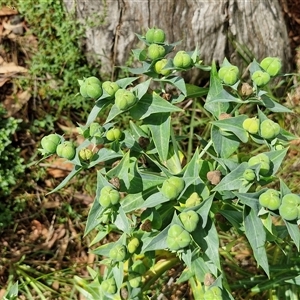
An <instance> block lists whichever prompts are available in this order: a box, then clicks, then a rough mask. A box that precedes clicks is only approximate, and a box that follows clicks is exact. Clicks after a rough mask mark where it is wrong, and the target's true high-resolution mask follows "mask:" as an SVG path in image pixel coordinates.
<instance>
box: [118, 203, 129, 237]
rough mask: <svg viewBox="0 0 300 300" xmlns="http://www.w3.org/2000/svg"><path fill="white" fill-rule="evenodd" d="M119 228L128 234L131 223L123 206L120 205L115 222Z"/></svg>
mask: <svg viewBox="0 0 300 300" xmlns="http://www.w3.org/2000/svg"><path fill="white" fill-rule="evenodd" d="M114 224H115V225H116V226H117V228H118V229H119V230H121V231H123V232H125V233H127V234H129V233H130V231H131V230H130V224H129V221H128V218H127V217H126V215H125V212H124V210H123V208H122V206H120V207H119V210H118V215H117V218H116V220H115V222H114Z"/></svg>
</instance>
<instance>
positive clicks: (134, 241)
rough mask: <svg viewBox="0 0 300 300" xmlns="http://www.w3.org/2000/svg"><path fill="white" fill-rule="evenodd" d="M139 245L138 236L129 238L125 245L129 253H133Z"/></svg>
mask: <svg viewBox="0 0 300 300" xmlns="http://www.w3.org/2000/svg"><path fill="white" fill-rule="evenodd" d="M139 245H140V241H139V239H138V238H133V239H131V240H130V242H129V243H128V245H127V248H128V252H129V253H130V254H132V253H135V251H136V250H137V249H138V247H139Z"/></svg>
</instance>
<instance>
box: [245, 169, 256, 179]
mask: <svg viewBox="0 0 300 300" xmlns="http://www.w3.org/2000/svg"><path fill="white" fill-rule="evenodd" d="M243 178H244V179H245V180H247V181H248V182H252V181H254V180H255V179H256V174H255V172H254V171H253V170H252V169H246V170H245V171H244V173H243Z"/></svg>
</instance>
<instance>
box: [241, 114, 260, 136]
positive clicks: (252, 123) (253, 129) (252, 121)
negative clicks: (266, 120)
mask: <svg viewBox="0 0 300 300" xmlns="http://www.w3.org/2000/svg"><path fill="white" fill-rule="evenodd" d="M243 128H244V129H245V130H247V131H248V132H249V133H251V134H256V133H258V130H259V120H258V119H257V118H256V117H254V118H247V119H246V120H245V121H244V122H243Z"/></svg>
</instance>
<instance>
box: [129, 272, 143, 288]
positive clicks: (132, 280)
mask: <svg viewBox="0 0 300 300" xmlns="http://www.w3.org/2000/svg"><path fill="white" fill-rule="evenodd" d="M128 279H129V284H130V286H131V287H132V288H138V287H139V286H140V285H141V282H142V276H140V275H138V274H129V276H128Z"/></svg>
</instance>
